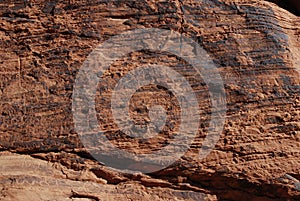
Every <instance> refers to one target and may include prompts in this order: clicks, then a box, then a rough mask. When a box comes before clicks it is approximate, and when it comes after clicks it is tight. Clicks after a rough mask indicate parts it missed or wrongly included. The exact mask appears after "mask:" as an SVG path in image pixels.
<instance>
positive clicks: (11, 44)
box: [0, 0, 300, 200]
mask: <svg viewBox="0 0 300 201" xmlns="http://www.w3.org/2000/svg"><path fill="white" fill-rule="evenodd" d="M277 2H278V1H277ZM0 6H1V7H0V8H1V9H0V15H1V22H0V23H1V26H0V36H1V41H0V43H1V48H0V58H1V60H0V61H1V64H0V66H1V67H0V95H1V97H0V100H1V101H0V103H1V104H0V114H1V116H0V148H1V151H3V153H2V154H1V156H0V164H1V171H0V175H1V176H0V180H1V182H0V184H1V187H0V189H1V191H0V198H1V200H26V199H27V198H28V199H30V200H49V199H50V200H130V199H131V200H144V199H145V200H299V199H300V187H299V180H300V168H299V167H300V163H299V157H300V153H299V148H300V125H299V119H300V113H299V106H300V99H299V81H300V80H299V73H300V69H299V68H300V67H299V66H300V59H299V58H300V53H299V52H300V36H299V33H300V26H299V17H297V16H295V15H293V14H291V13H289V12H288V11H286V10H284V9H282V8H280V7H278V6H276V5H275V4H273V3H270V2H265V1H252V0H241V1H231V0H218V1H215V0H205V1H204V0H203V1H196V0H189V1H159V2H155V1H148V0H145V1H93V2H91V1H69V2H68V3H67V2H60V1H39V2H35V1H24V2H20V3H13V2H1V5H0ZM137 28H140V29H143V28H160V29H167V30H172V31H174V32H178V33H182V34H183V35H184V36H186V37H189V38H191V39H192V40H194V41H196V42H197V43H198V44H199V45H200V46H201V47H203V48H204V50H205V51H206V52H207V53H208V54H209V56H210V57H211V58H212V60H213V62H214V63H215V65H216V67H217V68H218V71H219V73H220V75H221V77H222V80H223V82H224V88H225V91H226V103H227V112H226V116H225V117H224V118H225V125H224V129H223V131H222V133H221V134H220V139H219V140H218V143H217V144H216V146H215V148H214V150H213V151H212V152H211V153H210V154H209V155H208V156H207V157H206V158H205V159H202V160H199V157H198V153H199V149H200V148H201V145H202V142H203V139H204V138H205V136H206V133H207V129H208V126H209V121H210V119H211V117H210V112H211V109H210V107H211V102H210V100H209V93H208V90H207V89H208V87H207V84H206V83H205V82H204V80H203V79H202V78H201V76H200V75H198V74H197V73H195V70H193V68H192V67H191V66H190V65H189V64H188V63H187V62H186V61H184V60H183V59H181V58H178V57H176V56H174V55H172V54H169V53H159V52H153V51H139V52H133V53H130V54H128V55H127V56H126V57H124V58H122V59H119V60H117V61H115V62H114V63H113V64H112V66H111V68H110V69H109V70H108V71H107V72H105V73H104V74H103V75H102V81H101V82H100V83H99V84H98V91H97V96H96V99H95V100H96V107H95V108H96V111H97V112H98V113H97V118H98V122H99V124H100V125H101V126H102V129H103V130H105V131H106V135H107V136H110V140H111V142H112V143H113V144H114V145H115V146H119V147H120V148H123V149H125V150H130V151H132V152H135V153H137V154H141V153H143V152H151V151H155V150H156V149H159V148H160V147H161V146H165V145H166V144H167V142H168V140H170V136H172V132H173V130H176V129H177V128H178V125H179V124H180V121H179V120H178V118H177V117H178V114H179V112H180V108H179V107H178V102H177V101H176V97H174V96H172V95H170V94H169V93H168V91H167V90H165V89H164V88H161V87H159V86H157V85H150V86H146V87H144V88H142V89H141V90H140V91H137V94H135V96H134V97H133V98H132V104H131V106H130V114H131V118H132V119H134V120H135V121H136V122H139V123H144V122H147V121H148V119H149V116H148V112H149V111H148V109H147V108H148V107H149V105H151V104H153V103H155V104H160V105H163V106H164V107H165V108H170V110H168V111H169V113H168V114H169V118H170V119H172V120H174V121H172V122H173V126H172V127H171V126H169V127H166V128H165V133H164V134H163V135H161V136H159V137H157V138H153V139H151V140H150V141H142V142H141V141H138V140H136V139H131V138H126V136H124V135H122V133H121V132H120V131H119V130H118V127H117V126H116V125H115V123H114V121H113V119H112V114H111V111H110V107H109V101H110V97H111V95H112V91H113V89H114V87H115V84H116V83H117V82H118V81H119V80H120V79H121V77H122V76H124V75H126V73H128V72H129V71H131V70H133V69H135V68H137V67H139V66H141V65H143V64H159V65H166V66H170V67H171V68H172V69H174V70H176V71H178V72H179V73H181V74H182V75H184V76H185V77H186V79H187V80H188V81H189V83H190V85H191V86H192V89H193V90H194V91H195V94H196V96H197V99H198V102H199V108H200V110H201V122H200V126H199V129H198V132H199V133H198V134H197V136H196V137H195V139H194V141H193V143H192V145H191V146H190V149H189V150H188V151H187V152H186V153H185V154H184V156H182V157H181V158H180V159H179V160H177V161H176V162H175V163H174V164H172V165H171V166H169V167H167V168H165V169H163V170H160V171H157V172H154V173H151V174H129V173H119V172H117V171H115V170H111V169H109V167H107V166H105V165H104V164H101V161H97V160H95V159H94V158H93V157H92V156H91V155H90V154H89V152H88V151H87V149H86V148H85V147H84V146H83V144H82V142H81V140H80V138H79V137H78V134H77V131H76V129H75V127H74V121H73V114H72V94H73V86H74V82H75V79H76V75H77V74H78V72H79V70H80V69H81V67H82V64H83V62H84V61H85V60H86V59H87V57H88V55H89V54H90V53H91V52H92V51H93V50H94V49H95V48H96V47H97V46H98V45H99V44H101V43H103V42H105V41H106V40H108V39H110V38H111V37H112V36H116V35H118V34H121V33H123V32H125V31H129V30H134V29H137ZM108 51H109V50H108ZM12 153H14V154H12ZM130 164H135V162H134V161H130Z"/></svg>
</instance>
